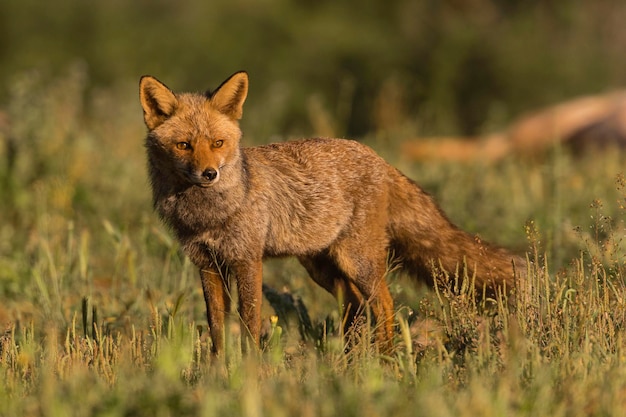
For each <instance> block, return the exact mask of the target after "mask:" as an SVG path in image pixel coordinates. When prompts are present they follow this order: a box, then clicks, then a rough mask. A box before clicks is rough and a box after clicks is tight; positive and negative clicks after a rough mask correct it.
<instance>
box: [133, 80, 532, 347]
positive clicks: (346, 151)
mask: <svg viewBox="0 0 626 417" xmlns="http://www.w3.org/2000/svg"><path fill="white" fill-rule="evenodd" d="M247 93H248V74H247V73H246V72H237V73H235V74H234V75H232V76H231V77H230V78H228V79H227V80H226V81H225V82H224V83H222V85H220V86H219V87H218V88H217V89H216V90H215V91H213V92H207V93H205V94H195V93H180V94H179V93H174V92H172V91H171V90H170V89H169V88H168V87H167V86H165V85H164V84H162V83H161V82H160V81H158V80H157V79H155V78H153V77H151V76H144V77H142V78H141V81H140V100H141V105H142V107H143V113H144V120H145V123H146V126H147V128H148V135H147V138H146V143H145V145H146V150H147V156H148V171H149V177H150V181H151V185H152V192H153V199H154V206H155V208H156V210H157V212H158V214H159V215H160V216H161V218H162V219H163V220H164V222H165V223H166V224H167V225H169V226H170V227H171V229H172V230H173V232H174V233H175V235H176V238H177V239H178V240H179V242H180V244H181V247H182V249H183V251H184V253H185V254H186V255H187V256H188V257H189V258H190V259H191V261H192V262H193V263H194V264H195V265H196V266H197V267H198V268H199V270H200V277H201V281H202V288H203V291H204V298H205V301H206V309H207V319H208V323H209V328H210V335H211V340H212V347H211V349H212V352H213V353H214V354H219V353H220V352H222V351H223V349H224V319H225V313H226V312H227V311H228V310H229V309H230V298H229V294H228V284H229V278H230V279H232V280H233V281H234V282H235V283H236V286H237V291H238V295H239V314H240V317H241V326H242V335H247V337H242V350H243V351H244V352H245V351H247V350H248V349H249V347H248V344H250V345H252V346H254V347H258V344H259V333H260V327H261V317H260V315H261V298H262V292H261V288H262V270H263V267H262V261H263V259H264V258H266V257H281V256H295V257H297V259H298V260H299V261H300V263H301V264H302V265H303V266H304V268H305V269H306V270H307V272H308V273H309V275H310V276H311V278H312V279H313V280H314V281H315V282H316V283H317V284H319V285H320V286H321V287H322V288H324V289H325V290H326V291H328V292H330V293H331V294H333V295H334V296H335V297H337V298H338V299H339V300H341V301H342V302H343V303H344V307H345V312H346V320H347V321H346V323H348V325H350V324H352V323H353V322H354V320H355V318H356V316H357V315H358V312H359V311H361V310H360V309H361V308H363V306H364V305H365V303H369V306H370V308H371V312H372V314H373V317H374V320H375V322H376V325H377V326H376V331H375V334H376V340H377V342H379V343H380V344H381V349H384V350H387V351H389V350H391V349H392V346H393V344H392V338H393V325H394V310H393V300H392V298H391V295H390V293H389V289H388V288H387V284H386V280H385V274H386V271H387V266H388V264H387V261H388V254H389V253H393V254H395V256H397V257H398V259H400V260H401V264H402V266H403V267H404V269H406V270H407V271H408V272H409V273H411V274H413V275H414V276H416V277H418V278H420V279H423V280H426V281H429V282H431V283H432V281H433V279H434V278H433V273H434V271H435V269H436V268H442V269H444V270H446V271H449V272H450V273H452V274H453V273H455V272H457V273H460V274H463V273H467V274H469V276H472V275H473V274H475V277H476V278H475V282H476V284H477V285H479V286H481V288H482V286H483V285H485V286H487V287H489V288H491V289H494V288H495V287H496V286H498V285H503V284H505V283H506V285H507V286H508V287H509V288H510V287H511V286H512V284H513V282H514V273H515V271H516V270H519V271H523V270H524V264H525V262H524V260H523V259H522V258H520V257H517V256H515V255H513V254H511V253H510V252H508V251H506V250H505V249H501V248H496V247H494V246H491V245H488V244H485V243H483V242H481V241H480V240H479V239H477V238H475V237H473V236H471V235H469V234H467V233H466V232H464V231H462V230H460V229H459V228H457V227H456V226H455V225H453V224H452V223H451V222H450V221H449V220H448V218H447V217H446V216H445V214H444V213H443V212H442V211H441V209H440V208H439V207H438V206H437V204H436V203H435V202H434V200H433V198H432V197H431V196H430V195H429V194H427V193H426V192H424V191H423V190H422V189H421V188H420V187H419V186H418V185H417V184H416V183H414V182H413V181H411V180H410V179H409V178H407V177H406V176H404V175H403V174H402V173H401V172H400V171H398V170H397V169H396V168H394V167H392V166H391V165H389V164H387V163H386V162H385V161H384V160H383V159H382V158H381V157H380V156H378V155H377V154H376V153H375V152H374V151H373V150H372V149H370V148H369V147H367V146H365V145H362V144H360V143H358V142H355V141H352V140H345V139H323V138H316V139H306V140H301V141H293V142H286V143H276V144H270V145H264V146H256V147H247V148H246V147H242V146H241V144H240V140H241V137H242V132H241V130H240V128H239V123H238V120H239V119H241V117H242V113H243V110H242V108H243V104H244V101H245V99H246V96H247ZM466 269H467V270H466ZM225 277H229V278H225Z"/></svg>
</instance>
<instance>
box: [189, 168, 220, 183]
mask: <svg viewBox="0 0 626 417" xmlns="http://www.w3.org/2000/svg"><path fill="white" fill-rule="evenodd" d="M219 179H220V172H219V170H217V169H215V168H207V169H205V170H204V171H202V172H198V171H196V172H190V173H189V180H190V181H191V182H192V183H193V184H194V185H197V186H200V187H210V186H212V185H214V184H215V183H216V182H217V181H218V180H219Z"/></svg>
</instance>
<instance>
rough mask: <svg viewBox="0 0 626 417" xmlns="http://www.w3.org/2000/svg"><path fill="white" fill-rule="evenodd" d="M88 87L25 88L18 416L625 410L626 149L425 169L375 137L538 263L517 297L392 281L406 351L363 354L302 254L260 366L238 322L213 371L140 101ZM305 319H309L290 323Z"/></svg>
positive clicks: (11, 179)
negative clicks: (244, 346) (162, 209)
mask: <svg viewBox="0 0 626 417" xmlns="http://www.w3.org/2000/svg"><path fill="white" fill-rule="evenodd" d="M85 84H86V75H85V73H84V70H83V69H82V68H81V67H80V66H76V67H72V68H71V69H70V70H69V72H68V74H67V76H65V77H59V78H55V79H52V80H51V79H42V78H41V76H40V75H39V74H37V73H25V74H23V76H21V77H18V78H17V79H16V80H15V82H14V83H13V85H12V87H11V88H12V89H11V94H10V99H9V100H8V106H7V108H6V112H7V114H8V117H9V119H10V124H11V128H10V136H6V137H4V141H3V142H2V143H3V148H2V150H1V151H0V152H1V153H0V158H1V161H2V162H1V164H0V180H1V183H0V184H1V187H2V192H1V195H2V199H1V201H0V213H1V218H2V221H1V222H0V325H1V326H2V328H0V331H1V332H2V333H0V373H1V376H0V415H2V416H19V415H26V416H31V415H32V416H38V415H40V416H83V415H85V416H86V415H90V416H99V415H102V416H118V415H120V416H122V415H125V416H129V415H146V416H186V415H202V416H214V415H215V416H218V415H245V416H263V415H267V416H291V415H300V416H303V417H307V416H332V415H342V416H357V415H358V416H364V417H368V416H394V417H401V416H420V415H424V416H475V415H482V416H499V415H502V416H504V415H506V416H517V415H528V416H538V415H550V416H577V415H598V416H600V415H601V416H610V415H615V416H618V415H624V413H625V412H626V340H625V339H626V327H625V326H626V287H625V279H626V225H625V220H626V208H625V206H626V180H625V178H624V167H625V166H626V155H624V154H623V153H619V152H607V153H602V154H589V155H585V156H583V157H581V158H576V159H574V158H573V157H571V156H570V155H569V154H568V153H567V152H566V151H564V150H559V149H557V150H554V151H552V152H550V153H548V154H546V155H542V156H538V157H537V158H536V159H534V160H520V159H517V158H510V159H508V160H506V161H504V162H502V163H500V164H498V165H493V166H481V165H478V164H476V165H469V164H468V165H449V164H442V163H438V162H436V161H432V162H429V163H426V164H419V165H418V164H416V163H413V162H411V161H409V160H405V159H402V158H401V155H400V154H399V152H398V150H397V149H398V147H397V145H398V144H399V143H400V141H401V140H402V137H401V136H400V135H399V134H398V135H396V136H394V135H373V134H372V135H370V136H366V137H363V138H361V139H362V140H364V141H365V142H367V143H369V144H370V145H372V146H373V147H374V148H376V149H377V150H378V151H379V152H380V153H381V154H383V155H384V156H385V157H386V158H387V159H388V160H389V161H390V162H392V163H393V164H394V165H396V166H398V167H399V168H401V169H402V170H403V171H405V172H406V173H407V174H409V175H410V176H411V177H412V178H413V179H415V180H416V181H418V182H419V183H420V184H421V185H422V186H423V187H424V188H426V189H427V190H428V191H430V192H431V193H433V194H434V195H435V196H436V197H437V199H438V201H439V202H440V204H441V206H442V207H443V208H444V210H445V211H446V212H447V213H448V214H449V216H450V217H451V218H452V219H453V221H454V222H455V223H457V224H459V225H460V226H462V227H463V228H464V229H466V230H469V231H471V232H472V233H479V234H480V235H481V237H482V238H484V239H486V240H489V241H492V242H497V243H499V244H502V245H505V246H508V247H511V248H513V249H515V250H516V251H518V252H520V253H524V252H526V253H527V254H528V257H529V259H530V260H531V261H533V263H532V265H531V266H530V267H529V279H528V281H527V282H522V283H520V285H519V286H518V287H517V288H516V291H515V293H514V296H513V300H512V302H509V303H507V302H505V301H504V300H501V299H498V300H488V301H487V302H485V303H481V304H479V305H476V303H474V302H473V301H471V299H470V298H469V297H468V296H467V293H466V291H465V290H464V289H463V282H464V281H463V279H454V278H451V279H450V280H448V282H449V283H450V284H448V285H446V284H445V283H441V284H440V286H439V287H438V290H437V291H434V290H431V289H427V288H424V287H421V286H419V285H415V284H414V283H413V282H411V280H410V279H407V278H406V277H402V276H397V275H394V274H392V275H391V279H390V282H389V285H390V287H391V290H392V294H393V295H394V298H395V299H396V301H397V306H396V310H397V323H398V328H397V329H398V331H397V343H396V344H397V347H398V348H397V350H396V352H395V353H394V354H393V356H390V357H383V356H381V355H379V354H378V353H377V351H376V346H373V345H370V344H367V343H363V344H359V345H358V347H357V348H356V349H354V350H353V351H351V352H350V353H349V354H344V353H343V350H344V349H343V342H342V338H341V335H340V334H339V330H338V329H339V328H340V327H341V326H340V325H339V322H340V320H339V311H338V307H337V305H336V304H335V302H334V301H333V299H332V298H331V297H330V296H328V295H327V294H325V293H324V292H323V291H322V290H320V289H319V288H316V287H315V285H314V284H313V283H312V281H310V280H309V279H307V278H306V274H305V273H304V271H303V270H302V269H301V268H300V267H299V266H298V265H297V264H296V262H295V261H293V260H279V261H271V262H268V263H267V265H266V269H265V282H266V284H267V285H268V286H269V287H270V288H271V289H273V290H274V291H276V292H278V294H279V295H280V294H283V296H282V300H283V303H282V304H281V303H279V304H275V309H273V308H272V307H271V306H270V303H268V302H265V306H264V319H265V320H266V322H267V325H266V335H267V336H266V343H265V348H264V350H263V352H262V353H261V354H260V355H259V357H254V358H241V356H240V355H239V353H238V352H239V351H238V348H237V346H238V337H239V336H238V331H237V328H238V326H236V325H235V324H236V315H235V314H234V313H233V319H232V323H233V326H232V328H229V329H230V330H229V331H228V349H227V355H226V357H225V358H224V360H223V361H216V360H213V359H212V358H211V357H210V356H209V355H208V354H207V350H208V346H209V344H210V340H208V338H207V327H206V321H205V318H204V304H203V301H202V295H201V289H200V285H199V280H198V277H197V273H196V271H195V268H194V267H193V266H192V265H190V263H189V262H188V261H187V260H186V259H185V258H184V257H183V256H182V255H181V253H180V252H179V250H178V247H177V244H176V242H175V241H174V240H173V239H172V237H171V235H170V234H169V233H168V231H167V230H166V229H165V228H164V226H163V225H162V224H161V223H160V222H159V221H158V219H157V218H156V216H155V215H154V213H153V212H152V209H151V202H150V195H149V189H148V184H147V179H146V176H145V160H144V155H143V149H142V146H143V136H144V126H143V124H142V119H141V111H140V108H139V105H138V101H137V97H136V95H137V94H136V86H135V85H132V86H128V88H127V89H126V88H125V89H119V90H115V89H113V90H111V89H109V90H103V91H90V92H89V93H87V92H86V89H85ZM255 120H256V122H255ZM258 120H259V118H258V117H257V118H254V117H252V122H247V121H245V120H244V125H243V127H244V130H245V131H246V132H248V129H249V131H250V133H249V134H248V136H247V139H246V140H248V142H249V143H250V144H251V142H253V141H255V142H258V143H260V142H262V141H263V140H262V138H258V137H255V136H254V128H255V127H256V126H255V125H254V123H260V122H259V121H258ZM248 123H249V124H248ZM15 138H19V140H15ZM290 296H291V298H290ZM289 300H291V301H289ZM302 305H304V306H305V307H306V309H307V312H308V316H309V317H310V323H308V324H306V323H305V324H306V325H304V326H300V324H301V323H300V321H299V320H298V318H297V317H296V316H294V314H293V312H290V310H289V308H291V307H294V306H302ZM275 310H277V311H278V322H277V323H272V322H271V320H270V318H271V316H272V315H274V314H276V311H275ZM301 311H302V310H301ZM301 327H302V329H303V330H302V332H301V331H299V330H300V329H301ZM361 337H363V338H367V337H368V334H364V335H362V336H361Z"/></svg>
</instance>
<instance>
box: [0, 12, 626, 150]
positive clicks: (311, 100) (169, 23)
mask: <svg viewBox="0 0 626 417" xmlns="http://www.w3.org/2000/svg"><path fill="white" fill-rule="evenodd" d="M624 21H626V3H624V2H621V1H619V0H598V1H594V2H580V1H575V0H563V1H539V0H443V1H430V0H388V1H385V2H382V1H378V2H362V1H357V0H344V1H341V2H335V1H329V0H317V1H311V0H304V1H294V0H260V1H259V0H214V1H211V2H205V1H202V0H176V1H174V0H156V1H155V0H138V1H132V2H129V1H124V0H107V1H104V0H92V1H86V0H64V1H60V0H56V1H50V2H40V1H37V0H5V1H3V2H2V4H1V5H0V61H1V62H2V65H1V66H0V76H1V77H2V80H3V84H4V85H3V88H2V89H1V90H0V99H2V98H7V97H8V95H9V94H10V90H11V87H10V84H11V83H12V82H13V81H12V80H13V77H14V75H15V74H20V73H22V72H23V71H26V70H32V69H33V68H36V69H38V70H43V71H48V72H51V73H57V72H60V71H64V70H65V69H66V67H67V65H68V62H75V61H76V60H81V61H84V62H85V63H86V68H87V71H88V73H89V75H90V77H89V80H90V83H91V84H92V85H90V87H94V86H97V87H103V86H104V87H106V86H110V85H113V84H116V83H123V82H126V83H127V84H126V85H128V86H130V80H133V82H136V80H137V79H138V77H139V76H140V75H142V74H144V73H150V74H152V75H155V76H157V77H158V78H160V79H162V80H163V81H165V82H166V83H167V84H168V85H170V86H172V88H174V89H176V90H180V89H199V88H203V87H204V86H206V87H207V88H208V87H216V86H217V85H218V84H219V83H220V82H221V81H222V80H223V79H225V78H226V77H227V76H228V75H230V74H231V73H232V72H234V71H237V70H240V69H246V70H248V71H249V72H250V75H251V80H252V92H251V95H250V98H249V103H248V118H249V121H248V123H250V124H251V125H252V126H254V128H255V129H254V132H253V134H254V135H255V139H256V136H257V135H258V139H259V140H262V141H267V140H269V138H268V136H269V135H271V134H277V133H279V134H284V135H309V134H315V133H319V134H334V135H339V136H342V135H345V136H351V137H355V136H362V135H365V134H367V133H371V132H379V133H380V132H390V131H392V132H393V131H396V132H397V131H400V132H404V131H410V132H411V133H418V134H423V135H433V134H464V135H470V134H476V133H480V132H481V131H484V130H485V129H489V128H493V127H499V126H501V125H502V124H504V123H505V122H507V121H508V120H510V119H511V118H512V117H514V116H516V115H518V114H519V113H520V112H521V111H524V110H527V109H530V108H534V107H537V106H540V105H545V104H549V103H552V102H555V101H557V100H560V99H562V98H564V97H570V96H572V95H577V94H583V93H593V92H599V91H604V90H607V89H611V88H614V87H616V86H620V85H621V86H623V85H624V84H626V72H625V71H623V69H624V68H625V67H626V66H625V65H624V64H625V60H626V55H625V54H624V53H623V51H625V50H626V30H624V25H623V22H624ZM129 88H130V87H129ZM0 103H1V101H0Z"/></svg>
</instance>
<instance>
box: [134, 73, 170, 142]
mask: <svg viewBox="0 0 626 417" xmlns="http://www.w3.org/2000/svg"><path fill="white" fill-rule="evenodd" d="M139 99H140V100H141V106H142V107H143V119H144V121H145V122H146V126H148V129H150V130H153V129H155V128H157V127H158V126H159V125H161V123H163V122H164V121H166V120H167V119H169V118H170V117H171V116H172V114H174V110H176V107H178V99H177V98H176V96H175V95H174V93H173V92H172V90H170V89H169V88H167V86H166V85H165V84H163V83H162V82H160V81H159V80H157V79H156V78H154V77H151V76H149V75H144V76H143V77H141V80H140V81H139Z"/></svg>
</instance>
